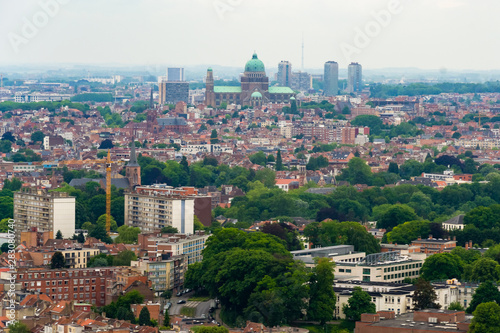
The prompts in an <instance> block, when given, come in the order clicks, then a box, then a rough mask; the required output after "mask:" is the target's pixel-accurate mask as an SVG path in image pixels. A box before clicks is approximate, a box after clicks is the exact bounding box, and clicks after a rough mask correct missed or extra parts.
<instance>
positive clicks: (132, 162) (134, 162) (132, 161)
mask: <svg viewBox="0 0 500 333" xmlns="http://www.w3.org/2000/svg"><path fill="white" fill-rule="evenodd" d="M127 166H128V167H138V166H139V163H137V156H136V154H135V139H134V138H132V147H131V149H130V159H129V161H128V163H127Z"/></svg>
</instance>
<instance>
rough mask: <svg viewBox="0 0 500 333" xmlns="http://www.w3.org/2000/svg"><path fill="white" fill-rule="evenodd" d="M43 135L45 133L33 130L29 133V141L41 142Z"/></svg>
mask: <svg viewBox="0 0 500 333" xmlns="http://www.w3.org/2000/svg"><path fill="white" fill-rule="evenodd" d="M44 137H45V134H43V132H42V131H35V132H33V133H31V141H32V142H43V138H44Z"/></svg>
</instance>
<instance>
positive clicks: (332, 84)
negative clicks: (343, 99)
mask: <svg viewBox="0 0 500 333" xmlns="http://www.w3.org/2000/svg"><path fill="white" fill-rule="evenodd" d="M338 93H339V64H338V63H336V62H335V61H327V62H325V73H324V84H323V94H324V95H325V96H336V95H337V94H338Z"/></svg>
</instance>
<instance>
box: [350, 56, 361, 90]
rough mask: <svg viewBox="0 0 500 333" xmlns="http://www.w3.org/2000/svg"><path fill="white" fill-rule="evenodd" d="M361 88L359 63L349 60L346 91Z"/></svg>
mask: <svg viewBox="0 0 500 333" xmlns="http://www.w3.org/2000/svg"><path fill="white" fill-rule="evenodd" d="M361 90H362V73H361V65H360V64H358V63H357V62H351V63H350V64H349V67H348V68H347V92H348V93H353V92H359V91H361Z"/></svg>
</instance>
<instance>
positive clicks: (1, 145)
mask: <svg viewBox="0 0 500 333" xmlns="http://www.w3.org/2000/svg"><path fill="white" fill-rule="evenodd" d="M11 151H12V142H10V141H9V140H1V141H0V152H2V153H10V152H11Z"/></svg>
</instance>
